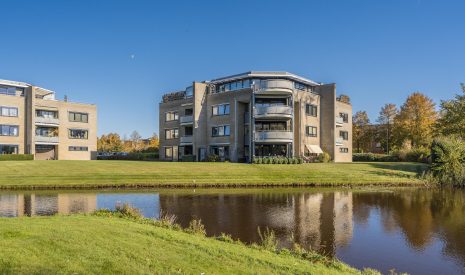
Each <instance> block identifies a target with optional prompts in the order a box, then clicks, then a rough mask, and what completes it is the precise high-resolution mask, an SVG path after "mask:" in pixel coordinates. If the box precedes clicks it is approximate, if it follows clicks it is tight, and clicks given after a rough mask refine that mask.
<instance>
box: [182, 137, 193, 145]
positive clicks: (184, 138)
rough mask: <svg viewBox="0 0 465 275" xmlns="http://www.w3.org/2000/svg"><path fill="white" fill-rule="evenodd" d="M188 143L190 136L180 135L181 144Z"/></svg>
mask: <svg viewBox="0 0 465 275" xmlns="http://www.w3.org/2000/svg"><path fill="white" fill-rule="evenodd" d="M190 143H192V136H183V137H181V144H190Z"/></svg>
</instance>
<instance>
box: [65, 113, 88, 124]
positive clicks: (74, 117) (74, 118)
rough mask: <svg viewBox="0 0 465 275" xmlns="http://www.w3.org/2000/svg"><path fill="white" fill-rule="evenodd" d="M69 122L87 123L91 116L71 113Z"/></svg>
mask: <svg viewBox="0 0 465 275" xmlns="http://www.w3.org/2000/svg"><path fill="white" fill-rule="evenodd" d="M69 121H70V122H83V123H87V122H88V121H89V114H87V113H76V112H69Z"/></svg>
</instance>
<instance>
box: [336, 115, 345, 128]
mask: <svg viewBox="0 0 465 275" xmlns="http://www.w3.org/2000/svg"><path fill="white" fill-rule="evenodd" d="M343 124H344V119H343V118H342V117H340V116H337V117H336V126H342V125H343Z"/></svg>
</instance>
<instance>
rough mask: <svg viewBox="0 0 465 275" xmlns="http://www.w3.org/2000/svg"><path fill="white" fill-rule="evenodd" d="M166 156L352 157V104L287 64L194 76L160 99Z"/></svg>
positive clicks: (247, 158)
mask: <svg viewBox="0 0 465 275" xmlns="http://www.w3.org/2000/svg"><path fill="white" fill-rule="evenodd" d="M159 110H160V121H159V123H160V124H159V127H160V135H159V136H160V159H162V160H167V161H182V160H184V161H186V160H196V161H203V160H205V159H206V158H207V156H208V155H211V154H214V155H217V156H219V157H220V159H221V160H230V161H233V162H250V161H251V160H252V158H253V157H254V156H257V157H266V156H286V157H309V158H311V157H314V156H317V155H318V154H321V153H322V152H323V151H325V152H327V153H329V154H330V156H331V158H332V159H333V160H334V161H335V162H350V161H352V119H351V118H352V106H351V104H350V101H349V98H348V97H347V96H339V97H338V96H337V95H336V85H335V84H322V83H317V82H314V81H312V80H309V79H306V78H303V77H300V76H297V75H294V74H291V73H288V72H256V71H251V72H246V73H243V74H238V75H232V76H227V77H223V78H218V79H214V80H211V81H203V82H193V83H192V85H191V86H189V87H187V88H186V89H185V90H183V91H178V92H173V93H168V94H165V95H164V96H163V100H162V102H161V103H160V108H159Z"/></svg>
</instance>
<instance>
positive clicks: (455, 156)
mask: <svg viewBox="0 0 465 275" xmlns="http://www.w3.org/2000/svg"><path fill="white" fill-rule="evenodd" d="M431 161H432V165H431V170H432V172H433V176H434V178H435V179H436V180H437V182H439V183H440V184H441V185H451V186H457V187H465V141H464V140H463V139H461V138H458V137H452V136H451V137H441V138H436V139H434V141H433V143H432V146H431Z"/></svg>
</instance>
